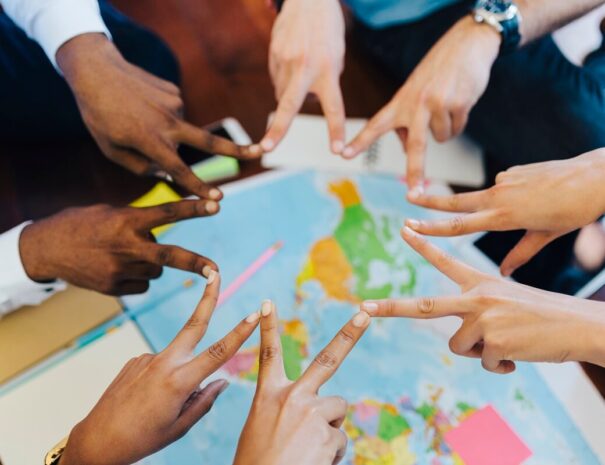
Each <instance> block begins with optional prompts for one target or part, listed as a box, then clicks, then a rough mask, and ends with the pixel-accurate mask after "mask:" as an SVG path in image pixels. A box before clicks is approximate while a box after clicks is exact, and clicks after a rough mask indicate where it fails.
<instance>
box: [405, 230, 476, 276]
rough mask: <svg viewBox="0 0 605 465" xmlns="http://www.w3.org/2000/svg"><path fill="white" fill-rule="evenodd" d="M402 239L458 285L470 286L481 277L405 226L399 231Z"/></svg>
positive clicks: (472, 269)
mask: <svg viewBox="0 0 605 465" xmlns="http://www.w3.org/2000/svg"><path fill="white" fill-rule="evenodd" d="M401 235H402V237H403V239H404V240H405V241H406V242H407V243H408V244H409V245H410V246H411V247H412V248H413V249H414V250H415V251H416V252H418V253H419V254H420V255H422V256H423V257H424V258H426V259H427V261H428V262H429V263H430V264H431V265H433V266H434V267H435V268H437V269H438V270H439V271H441V272H442V273H443V274H444V275H446V276H447V277H448V278H450V279H451V280H452V281H454V282H456V283H457V284H459V285H460V286H463V287H466V286H470V285H472V284H474V283H476V282H477V281H479V280H480V279H481V278H482V276H483V275H482V274H481V273H480V272H479V271H477V270H475V269H474V268H472V267H470V266H468V265H466V264H464V263H462V262H461V261H460V260H458V259H456V258H454V257H452V256H451V255H450V254H447V253H445V252H444V251H443V250H441V249H439V248H438V247H436V246H434V245H433V244H431V243H430V242H428V241H427V240H426V239H425V238H424V237H422V236H420V235H419V234H417V233H415V232H414V231H412V230H411V229H410V228H408V227H407V226H406V227H404V228H403V229H402V231H401Z"/></svg>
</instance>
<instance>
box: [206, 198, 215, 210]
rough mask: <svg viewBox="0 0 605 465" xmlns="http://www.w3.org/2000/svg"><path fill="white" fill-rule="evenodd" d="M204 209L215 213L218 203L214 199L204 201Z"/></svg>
mask: <svg viewBox="0 0 605 465" xmlns="http://www.w3.org/2000/svg"><path fill="white" fill-rule="evenodd" d="M206 211H207V212H208V213H216V212H217V211H218V203H216V202H215V201H214V200H210V201H209V202H206Z"/></svg>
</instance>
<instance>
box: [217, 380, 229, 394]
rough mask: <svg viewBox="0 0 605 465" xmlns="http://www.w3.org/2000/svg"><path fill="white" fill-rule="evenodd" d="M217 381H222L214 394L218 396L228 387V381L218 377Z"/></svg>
mask: <svg viewBox="0 0 605 465" xmlns="http://www.w3.org/2000/svg"><path fill="white" fill-rule="evenodd" d="M219 381H222V382H223V383H222V385H221V387H220V388H219V390H218V393H217V394H216V395H217V396H220V395H221V394H222V393H223V392H225V390H226V389H227V388H228V387H229V381H227V380H226V379H220V380H219Z"/></svg>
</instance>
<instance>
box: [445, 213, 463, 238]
mask: <svg viewBox="0 0 605 465" xmlns="http://www.w3.org/2000/svg"><path fill="white" fill-rule="evenodd" d="M448 221H449V227H450V229H451V231H452V232H453V233H455V234H461V233H463V232H464V219H463V218H462V217H461V216H455V217H454V218H450V219H449V220H448Z"/></svg>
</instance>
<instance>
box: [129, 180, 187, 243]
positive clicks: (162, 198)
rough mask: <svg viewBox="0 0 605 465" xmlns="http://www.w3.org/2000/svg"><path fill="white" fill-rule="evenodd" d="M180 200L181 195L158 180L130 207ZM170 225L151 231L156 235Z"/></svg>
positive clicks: (153, 205)
mask: <svg viewBox="0 0 605 465" xmlns="http://www.w3.org/2000/svg"><path fill="white" fill-rule="evenodd" d="M178 200H181V196H180V195H179V194H177V193H176V192H174V190H172V189H171V188H170V186H169V185H168V184H166V183H165V182H158V183H157V184H156V185H155V186H154V187H153V188H152V189H151V190H150V191H149V192H147V193H146V194H145V195H143V196H141V197H139V198H138V199H136V200H135V201H134V202H132V203H131V204H130V206H131V207H139V208H140V207H155V206H156V205H162V204H163V203H168V202H176V201H178ZM171 227H172V225H171V224H165V225H163V226H158V227H157V228H154V229H153V230H152V231H151V232H152V233H153V235H154V236H156V237H157V236H158V235H160V234H162V233H164V232H166V231H167V230H168V229H170V228H171Z"/></svg>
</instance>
